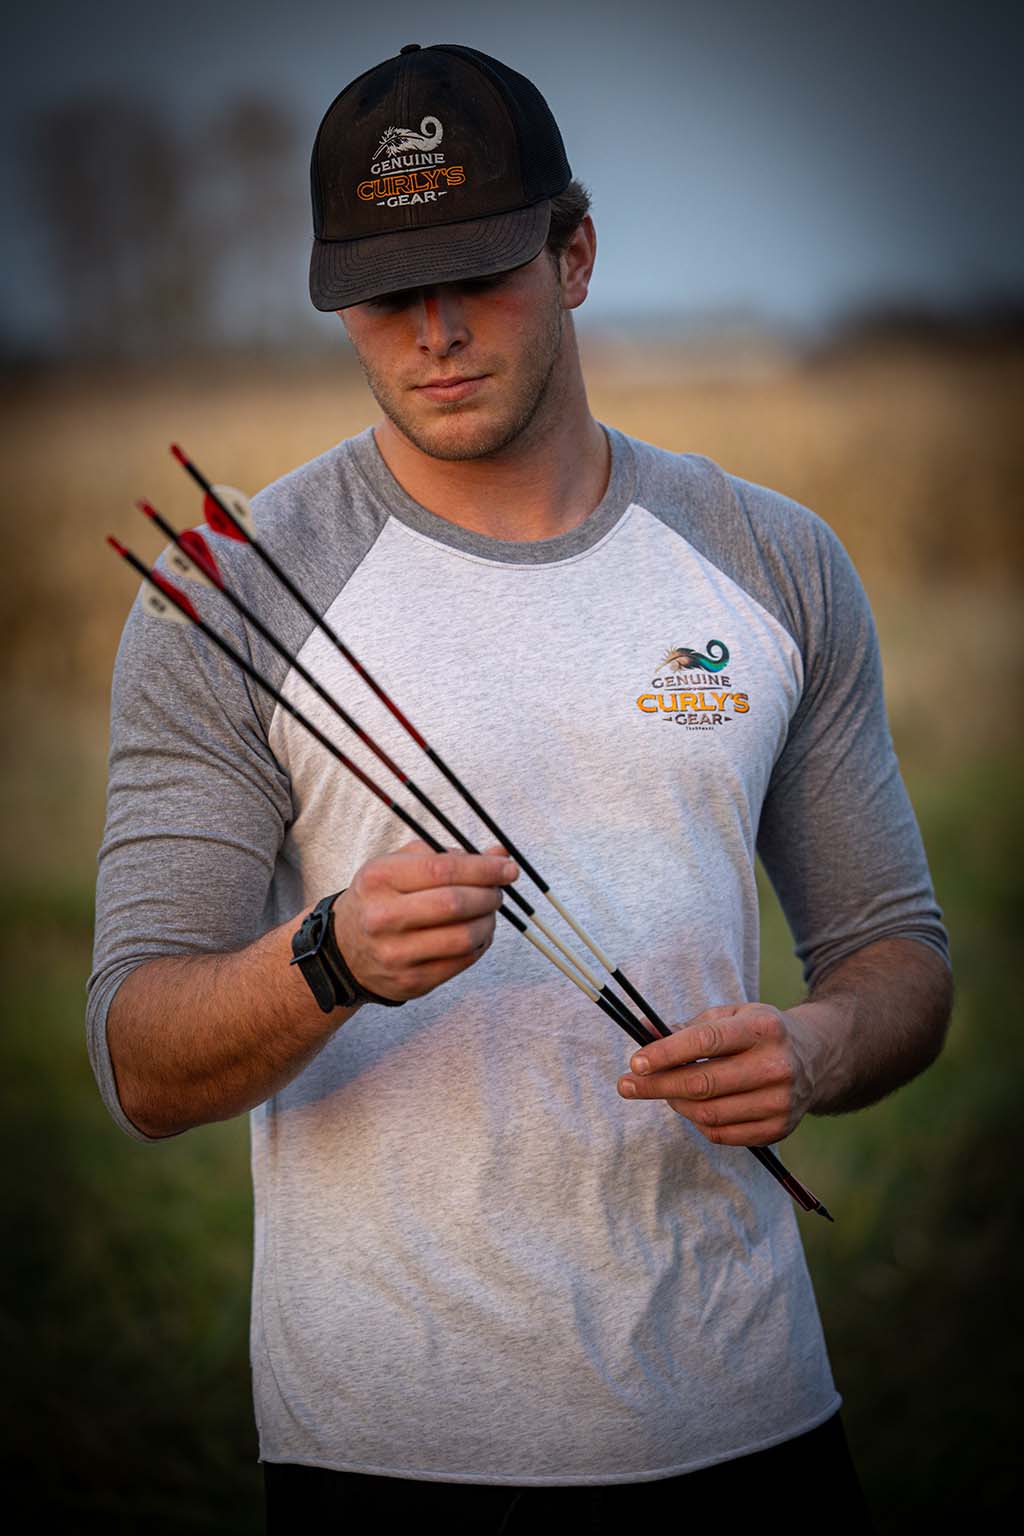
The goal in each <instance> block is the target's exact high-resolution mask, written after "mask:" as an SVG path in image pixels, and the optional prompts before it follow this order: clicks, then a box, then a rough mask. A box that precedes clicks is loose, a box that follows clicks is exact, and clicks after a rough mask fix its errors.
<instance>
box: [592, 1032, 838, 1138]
mask: <svg viewBox="0 0 1024 1536" xmlns="http://www.w3.org/2000/svg"><path fill="white" fill-rule="evenodd" d="M799 1006H800V1005H798V1007H797V1008H795V1009H791V1010H789V1011H788V1012H785V1013H784V1012H782V1011H781V1010H780V1009H778V1008H773V1007H771V1006H770V1005H769V1004H768V1003H742V1004H739V1005H737V1006H724V1007H719V1008H706V1009H705V1010H704V1012H703V1013H699V1014H698V1015H697V1016H696V1018H694V1019H691V1020H690V1021H689V1023H688V1024H685V1025H684V1026H683V1028H682V1029H679V1030H677V1031H676V1033H675V1034H673V1035H670V1036H669V1037H668V1038H667V1039H659V1040H656V1041H654V1042H653V1043H652V1044H651V1045H645V1046H643V1047H642V1048H641V1049H640V1050H638V1051H637V1052H635V1054H634V1055H633V1056H632V1057H631V1059H630V1063H629V1065H630V1069H631V1070H630V1072H629V1073H627V1074H626V1076H624V1077H621V1078H620V1079H619V1083H618V1089H619V1093H620V1094H621V1095H622V1097H623V1098H636V1099H665V1100H666V1101H667V1102H668V1104H669V1107H670V1108H672V1109H674V1110H675V1111H676V1114H679V1115H683V1116H684V1117H685V1118H686V1119H687V1120H689V1121H691V1122H692V1124H693V1125H695V1126H696V1127H697V1129H698V1130H699V1131H700V1132H701V1134H702V1135H704V1136H706V1137H707V1139H708V1140H709V1141H713V1142H716V1143H720V1144H722V1145H723V1146H730V1147H760V1146H767V1145H768V1144H769V1143H771V1142H775V1141H781V1140H782V1139H783V1138H784V1137H786V1136H788V1135H789V1134H790V1133H791V1132H792V1131H794V1130H795V1129H796V1127H797V1125H798V1124H799V1123H800V1121H801V1120H802V1119H803V1117H804V1115H805V1114H806V1113H807V1111H808V1109H810V1108H811V1104H812V1098H813V1094H814V1085H815V1059H816V1057H817V1056H818V1055H819V1053H820V1038H819V1036H818V1034H817V1032H816V1031H815V1030H813V1029H812V1028H809V1027H806V1026H807V1025H809V1024H810V1020H807V1021H806V1023H805V1024H802V1023H801V1020H800V1019H799V1017H798V1016H797V1015H798V1012H799ZM812 1006H813V1005H812ZM817 1006H818V1007H819V1008H820V1006H821V1005H817Z"/></svg>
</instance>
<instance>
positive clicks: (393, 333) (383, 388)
mask: <svg viewBox="0 0 1024 1536" xmlns="http://www.w3.org/2000/svg"><path fill="white" fill-rule="evenodd" d="M339 313H340V315H341V317H342V320H343V321H344V324H345V329H346V330H347V332H348V335H349V339H350V340H351V342H352V345H353V347H354V348H355V351H356V355H357V357H358V358H359V362H360V364H361V366H362V369H363V372H364V374H365V375H366V382H367V384H368V385H369V387H370V390H371V391H372V393H373V396H374V398H375V400H376V401H377V404H378V405H379V406H380V408H381V410H382V411H383V412H384V414H385V416H387V417H388V418H389V420H390V421H391V422H392V423H393V425H394V426H395V427H397V429H398V430H399V432H401V433H402V434H403V435H404V436H405V437H406V438H407V439H408V440H409V442H411V443H413V444H415V446H416V447H417V448H419V449H420V450H421V451H422V452H423V453H426V454H429V455H430V456H431V457H432V458H436V459H449V460H454V459H477V458H485V457H488V456H490V455H494V454H498V453H500V452H501V451H502V449H504V448H506V447H508V446H509V445H510V444H511V443H514V442H515V441H516V439H518V438H519V437H521V435H522V434H523V433H524V432H526V431H527V429H528V428H530V427H531V426H532V427H534V428H535V429H536V428H537V426H539V425H540V423H541V421H542V420H543V417H544V414H545V412H546V411H548V410H552V409H555V408H556V401H557V395H558V384H559V368H558V365H559V362H560V360H561V358H562V355H563V342H564V335H565V305H564V303H563V292H562V283H561V280H560V276H559V270H558V268H556V266H555V263H554V262H553V261H552V259H551V257H550V256H549V254H548V253H547V251H541V253H540V255H539V256H537V257H535V259H534V260H533V261H531V262H528V263H527V264H526V266H523V267H517V268H516V269H515V270H514V271H512V272H505V273H501V274H500V275H499V276H498V277H490V278H479V279H476V280H475V281H472V282H463V283H440V284H438V285H437V286H436V287H433V288H413V289H408V290H405V291H404V292H402V293H397V294H388V295H386V296H385V297H383V298H381V299H374V300H371V301H370V302H369V303H366V304H356V305H353V306H352V307H351V308H349V309H344V310H340V311H339Z"/></svg>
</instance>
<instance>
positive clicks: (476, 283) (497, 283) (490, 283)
mask: <svg viewBox="0 0 1024 1536" xmlns="http://www.w3.org/2000/svg"><path fill="white" fill-rule="evenodd" d="M507 276H508V273H507V272H496V273H495V274H494V275H493V276H492V277H470V278H467V279H466V281H465V282H464V283H460V284H459V287H460V288H462V289H463V290H464V291H465V292H466V293H486V292H487V291H488V290H489V289H491V288H500V287H501V284H502V283H503V282H504V281H505V279H506V278H507Z"/></svg>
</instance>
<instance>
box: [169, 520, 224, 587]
mask: <svg viewBox="0 0 1024 1536" xmlns="http://www.w3.org/2000/svg"><path fill="white" fill-rule="evenodd" d="M178 543H179V544H180V545H181V548H182V549H183V550H184V551H185V553H186V555H188V557H189V559H190V560H192V561H193V562H194V563H195V564H196V565H198V567H199V569H200V570H201V571H202V573H203V575H204V576H207V577H209V579H210V581H212V582H213V584H214V586H215V587H223V586H224V581H223V578H222V577H221V574H220V568H219V567H218V565H217V562H216V560H215V559H214V558H213V552H212V550H211V549H210V546H209V544H207V542H206V540H205V539H204V538H203V536H202V534H201V533H199V532H197V530H196V529H195V528H186V529H185V531H184V532H183V533H180V534H179V535H178Z"/></svg>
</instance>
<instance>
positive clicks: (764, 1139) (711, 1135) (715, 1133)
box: [679, 1111, 793, 1147]
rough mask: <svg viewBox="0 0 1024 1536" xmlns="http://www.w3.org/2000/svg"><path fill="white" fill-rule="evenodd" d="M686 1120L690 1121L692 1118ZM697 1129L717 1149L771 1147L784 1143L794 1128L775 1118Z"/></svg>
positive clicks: (699, 1126)
mask: <svg viewBox="0 0 1024 1536" xmlns="http://www.w3.org/2000/svg"><path fill="white" fill-rule="evenodd" d="M679 1113H682V1111H679ZM684 1118H686V1119H690V1116H689V1115H686V1116H685V1117H684ZM694 1123H695V1122H694ZM695 1125H696V1123H695ZM696 1129H697V1130H699V1131H700V1133H701V1135H702V1136H704V1137H705V1138H706V1139H707V1140H708V1141H710V1142H712V1143H713V1144H714V1145H715V1146H716V1147H770V1146H774V1144H775V1143H776V1142H777V1141H784V1140H785V1139H786V1137H787V1136H788V1135H789V1134H790V1131H791V1130H792V1129H793V1127H792V1126H791V1125H790V1124H789V1123H788V1121H783V1120H781V1119H780V1118H778V1117H773V1118H772V1119H767V1120H754V1121H750V1122H746V1123H744V1124H742V1125H713V1126H702V1125H696Z"/></svg>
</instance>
